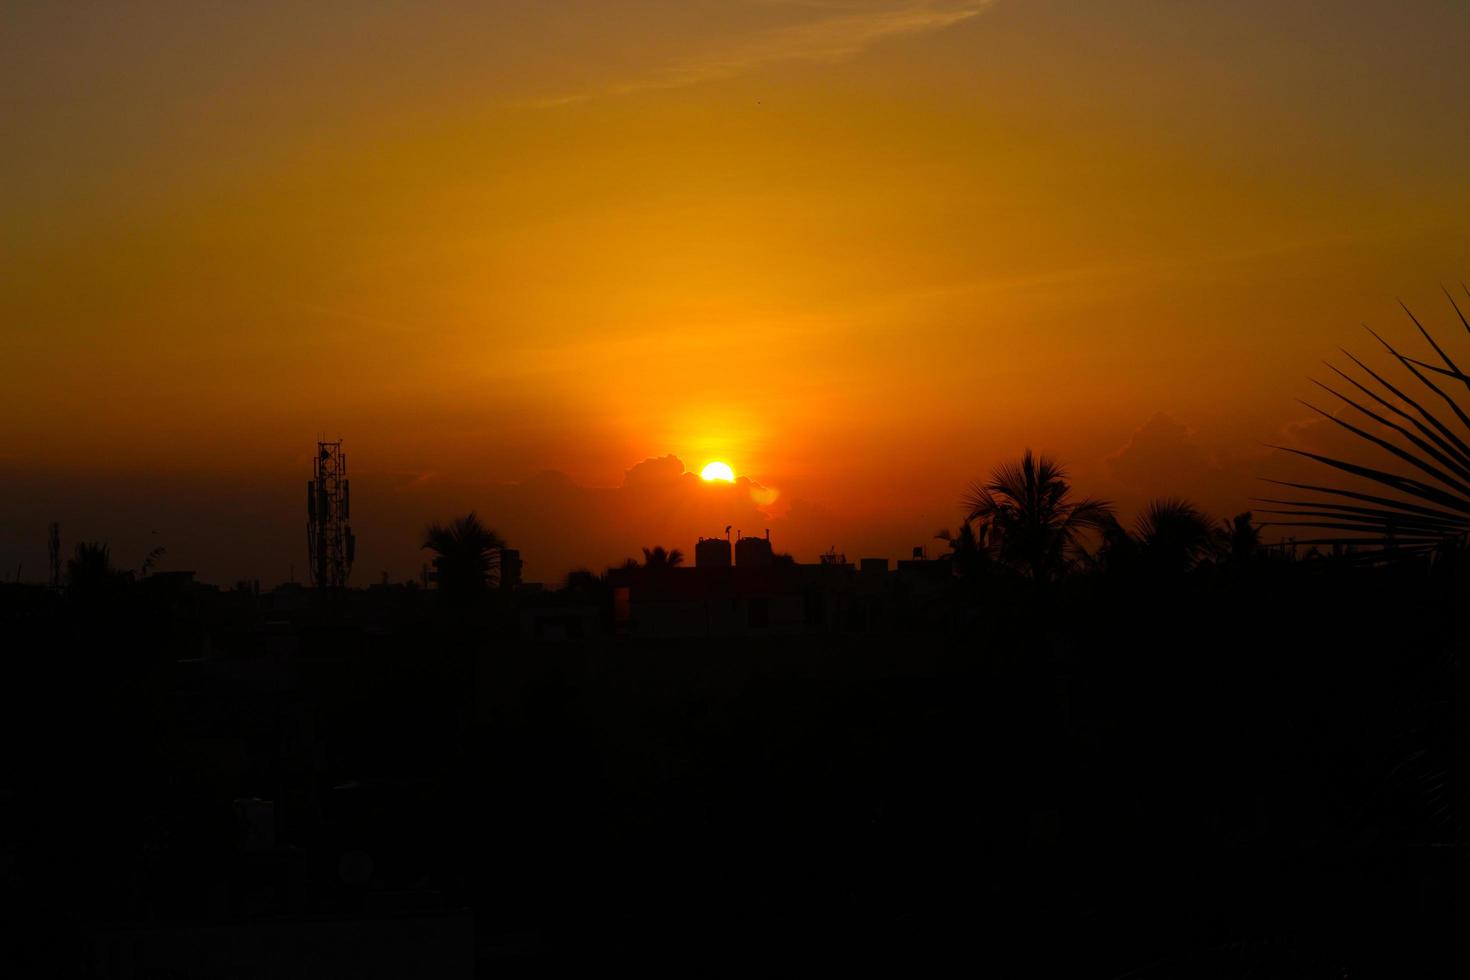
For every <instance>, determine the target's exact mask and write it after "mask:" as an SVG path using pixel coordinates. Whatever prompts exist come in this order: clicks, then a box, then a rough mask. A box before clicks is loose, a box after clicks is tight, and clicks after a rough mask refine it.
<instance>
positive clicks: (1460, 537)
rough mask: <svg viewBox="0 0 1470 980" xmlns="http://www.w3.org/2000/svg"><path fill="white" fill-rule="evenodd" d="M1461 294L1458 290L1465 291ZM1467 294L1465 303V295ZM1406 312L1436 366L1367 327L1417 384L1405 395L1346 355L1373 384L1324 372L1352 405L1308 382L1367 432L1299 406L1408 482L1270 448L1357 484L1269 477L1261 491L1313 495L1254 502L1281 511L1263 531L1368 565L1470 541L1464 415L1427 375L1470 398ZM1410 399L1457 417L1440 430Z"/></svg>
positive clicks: (1440, 423)
mask: <svg viewBox="0 0 1470 980" xmlns="http://www.w3.org/2000/svg"><path fill="white" fill-rule="evenodd" d="M1461 288H1465V287H1464V286H1463V285H1462V286H1461ZM1466 293H1467V295H1470V289H1467V290H1466ZM1445 297H1446V298H1447V299H1448V300H1449V301H1450V306H1451V307H1453V309H1454V311H1455V314H1456V315H1457V316H1458V317H1459V318H1460V322H1461V323H1462V324H1463V325H1464V326H1465V328H1466V330H1467V331H1470V320H1466V318H1465V314H1464V313H1463V312H1461V310H1460V307H1459V305H1458V304H1457V303H1456V302H1455V299H1454V297H1453V296H1451V295H1450V293H1449V291H1448V290H1446V291H1445ZM1400 305H1402V304H1400ZM1403 309H1404V312H1405V313H1406V314H1408V317H1409V319H1410V320H1411V321H1412V322H1413V324H1414V326H1415V327H1417V328H1418V330H1419V333H1420V334H1421V335H1422V336H1423V337H1424V339H1425V340H1426V341H1428V342H1429V346H1430V347H1431V348H1433V350H1434V353H1435V354H1436V355H1437V356H1438V357H1439V359H1440V361H1442V362H1443V366H1439V365H1435V364H1431V363H1429V362H1427V361H1422V360H1419V359H1418V358H1415V357H1410V356H1409V355H1407V354H1404V353H1402V352H1400V351H1399V350H1398V349H1397V348H1395V347H1394V346H1393V345H1392V344H1390V343H1389V342H1388V341H1386V340H1384V339H1383V338H1382V337H1380V336H1379V335H1378V334H1377V333H1374V332H1373V330H1372V329H1368V332H1369V333H1370V334H1372V335H1373V338H1374V339H1375V340H1377V341H1378V343H1379V344H1380V345H1382V346H1383V348H1384V349H1385V350H1386V351H1388V353H1389V355H1390V356H1391V357H1392V358H1393V359H1394V360H1396V361H1397V362H1398V363H1399V365H1400V366H1401V367H1403V368H1404V369H1406V370H1407V371H1408V372H1409V374H1411V375H1412V376H1413V378H1414V381H1415V382H1416V383H1417V384H1416V385H1415V384H1407V383H1406V384H1405V385H1404V388H1408V389H1411V391H1412V393H1411V391H1406V390H1404V388H1400V387H1398V386H1396V385H1394V384H1393V382H1391V381H1389V380H1388V379H1386V378H1384V377H1383V376H1382V375H1381V374H1379V373H1378V372H1376V371H1374V370H1373V369H1372V368H1370V367H1369V366H1368V365H1367V364H1365V363H1363V361H1362V360H1360V359H1359V358H1357V357H1356V356H1354V355H1353V354H1351V353H1349V352H1348V351H1346V350H1343V351H1342V353H1343V354H1344V355H1345V356H1346V357H1347V358H1348V359H1349V360H1351V361H1352V362H1353V363H1354V364H1356V365H1357V366H1358V368H1359V369H1361V370H1362V371H1363V372H1364V373H1366V374H1367V375H1368V377H1369V378H1370V379H1371V381H1370V382H1368V383H1364V382H1363V381H1361V380H1359V379H1358V378H1355V377H1353V376H1352V375H1350V374H1348V373H1346V372H1344V371H1341V370H1339V369H1338V368H1337V367H1335V366H1334V365H1332V364H1330V363H1329V364H1328V365H1327V367H1328V369H1330V370H1331V371H1332V372H1333V373H1334V374H1336V375H1337V376H1338V377H1340V378H1341V379H1342V380H1343V381H1345V382H1347V383H1348V384H1349V385H1351V386H1352V387H1353V388H1354V389H1356V390H1357V392H1359V393H1361V394H1360V395H1358V396H1357V398H1353V397H1349V396H1348V395H1345V394H1343V393H1342V392H1340V391H1338V390H1337V389H1336V388H1333V387H1331V386H1330V385H1326V384H1323V383H1322V382H1320V381H1316V380H1315V379H1314V380H1313V383H1314V384H1316V385H1317V386H1318V387H1319V388H1321V389H1323V390H1324V391H1326V392H1328V393H1329V394H1331V395H1332V396H1333V397H1335V398H1337V399H1339V400H1340V401H1342V403H1343V404H1344V405H1345V406H1347V407H1348V408H1351V409H1353V410H1354V411H1355V412H1356V413H1357V414H1358V415H1359V416H1361V417H1362V419H1366V420H1367V422H1365V423H1364V425H1368V426H1371V429H1370V428H1364V427H1362V426H1360V425H1354V424H1353V423H1352V422H1349V421H1346V420H1345V419H1342V418H1338V417H1337V415H1335V414H1333V413H1331V412H1327V411H1324V410H1323V409H1320V408H1318V407H1317V406H1315V405H1312V404H1310V403H1307V402H1303V404H1305V405H1306V406H1307V407H1308V408H1310V409H1311V410H1312V411H1314V412H1316V413H1317V414H1319V415H1321V416H1322V417H1323V418H1325V419H1327V420H1328V421H1329V422H1332V423H1333V424H1334V425H1338V426H1340V427H1342V428H1343V429H1345V430H1347V431H1348V432H1351V433H1352V434H1353V435H1355V436H1357V437H1358V438H1359V439H1361V440H1363V441H1364V442H1367V443H1370V444H1371V445H1374V446H1377V447H1378V448H1379V449H1381V450H1384V451H1385V452H1387V453H1389V454H1390V455H1392V456H1393V457H1395V458H1396V459H1397V460H1399V461H1400V462H1401V463H1404V464H1407V465H1408V466H1409V467H1410V468H1411V469H1412V470H1414V471H1417V472H1416V474H1415V475H1414V476H1406V475H1403V474H1402V473H1395V472H1391V471H1388V470H1382V469H1378V468H1376V467H1373V466H1364V465H1360V464H1358V463H1354V462H1352V461H1350V460H1344V459H1338V458H1336V457H1332V456H1326V455H1322V454H1320V453H1313V452H1309V451H1307V450H1305V449H1295V448H1292V447H1290V446H1273V447H1272V448H1274V449H1281V450H1283V451H1285V452H1288V453H1293V454H1295V455H1297V456H1302V457H1305V458H1307V459H1311V460H1314V461H1316V462H1318V463H1322V464H1324V465H1326V466H1329V467H1331V468H1333V469H1335V470H1338V471H1340V472H1342V473H1348V474H1350V475H1352V476H1355V477H1358V478H1360V479H1361V480H1362V481H1364V482H1363V483H1362V484H1361V487H1362V489H1351V490H1350V489H1347V488H1344V487H1338V486H1321V485H1317V484H1309V483H1293V482H1288V481H1285V480H1269V479H1268V480H1267V481H1266V482H1267V483H1274V484H1277V485H1278V486H1284V487H1290V488H1292V489H1294V490H1301V491H1304V492H1306V493H1308V494H1312V495H1313V496H1312V497H1308V498H1305V499H1303V498H1300V497H1293V498H1275V497H1263V498H1260V499H1261V500H1262V502H1264V503H1269V504H1275V505H1278V507H1279V509H1275V510H1266V511H1264V513H1267V514H1272V515H1275V516H1278V517H1285V518H1288V519H1287V520H1279V521H1269V522H1267V525H1268V526H1270V525H1274V526H1277V527H1299V528H1310V529H1312V531H1314V532H1316V533H1318V534H1321V535H1322V536H1320V537H1312V538H1304V539H1302V540H1300V541H1298V542H1297V543H1298V544H1305V545H1312V546H1316V545H1332V546H1334V547H1340V546H1353V545H1360V546H1365V549H1364V550H1363V551H1360V552H1357V553H1356V555H1355V557H1356V558H1359V559H1370V560H1371V559H1378V558H1384V557H1389V556H1392V555H1397V554H1416V553H1417V554H1423V553H1432V552H1435V551H1437V550H1442V549H1444V548H1445V547H1446V545H1449V544H1455V543H1459V542H1464V541H1465V540H1467V538H1470V415H1467V414H1466V412H1465V410H1464V409H1463V408H1461V406H1460V404H1459V402H1458V401H1456V399H1455V397H1454V395H1452V394H1451V393H1450V391H1447V390H1446V388H1453V386H1452V385H1449V384H1447V383H1446V384H1444V386H1443V387H1441V383H1437V382H1436V381H1435V380H1434V377H1433V376H1438V377H1440V378H1448V379H1450V380H1451V381H1454V382H1458V383H1459V384H1463V385H1464V386H1465V388H1466V389H1467V390H1470V375H1466V374H1465V373H1464V372H1463V371H1461V370H1460V368H1459V366H1458V365H1456V364H1455V362H1454V360H1453V359H1451V357H1450V356H1449V354H1447V353H1445V351H1444V348H1442V347H1440V345H1439V343H1438V342H1437V341H1436V340H1435V339H1434V337H1432V336H1431V335H1430V333H1429V331H1428V330H1426V329H1425V328H1424V325H1423V324H1421V323H1420V322H1419V320H1418V318H1416V317H1415V316H1414V314H1413V313H1411V312H1410V311H1409V308H1408V307H1407V306H1405V307H1403ZM1339 349H1340V350H1341V348H1339ZM1375 386H1376V387H1375ZM1415 394H1417V395H1418V396H1419V398H1420V399H1423V400H1424V401H1425V402H1428V403H1429V404H1431V405H1434V404H1436V403H1439V402H1442V403H1443V405H1444V408H1447V409H1448V410H1449V411H1450V412H1451V413H1452V414H1453V416H1454V418H1453V419H1451V420H1450V421H1449V422H1446V420H1445V418H1442V417H1441V415H1442V414H1443V411H1444V409H1441V410H1440V412H1441V415H1436V414H1435V413H1434V412H1433V411H1431V410H1430V409H1429V408H1426V407H1425V405H1424V404H1422V403H1421V402H1420V401H1419V400H1418V399H1416V398H1415V397H1414V395H1415ZM1358 399H1361V400H1358ZM1365 403H1366V404H1365ZM1370 406H1371V407H1370ZM1456 423H1457V424H1456ZM1457 430H1458V431H1457ZM1425 477H1427V479H1424V478H1425ZM1371 484H1377V485H1378V487H1383V488H1386V489H1387V490H1389V491H1391V492H1392V493H1393V494H1394V496H1383V495H1382V494H1381V493H1380V492H1372V493H1369V492H1366V491H1368V490H1376V488H1374V487H1372V486H1371ZM1323 498H1327V499H1323ZM1343 501H1348V502H1347V503H1344V502H1343Z"/></svg>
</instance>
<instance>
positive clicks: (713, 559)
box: [694, 538, 730, 568]
mask: <svg viewBox="0 0 1470 980" xmlns="http://www.w3.org/2000/svg"><path fill="white" fill-rule="evenodd" d="M694 567H695V568H729V567H730V539H729V538H700V539H699V540H698V541H696V542H695V543H694Z"/></svg>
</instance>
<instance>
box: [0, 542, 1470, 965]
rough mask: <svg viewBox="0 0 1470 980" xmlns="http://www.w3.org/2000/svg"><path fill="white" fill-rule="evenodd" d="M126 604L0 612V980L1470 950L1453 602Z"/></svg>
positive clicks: (60, 601) (1421, 954)
mask: <svg viewBox="0 0 1470 980" xmlns="http://www.w3.org/2000/svg"><path fill="white" fill-rule="evenodd" d="M146 585H147V583H146V582H144V583H138V584H135V585H132V586H130V587H128V588H127V589H126V590H121V589H120V590H117V591H116V592H115V593H113V594H108V595H105V596H93V597H86V598H85V601H82V600H79V599H76V598H75V597H72V598H61V597H58V596H54V595H51V594H49V593H39V592H37V591H36V590H23V589H15V590H13V591H11V592H9V593H7V594H6V596H5V600H4V601H5V603H6V605H5V610H6V611H5V616H6V620H5V627H6V635H5V636H4V638H3V649H4V657H3V670H4V676H3V678H0V697H3V704H0V719H3V722H0V723H3V725H4V735H5V750H4V765H3V771H0V893H3V902H4V909H3V919H4V927H3V929H4V932H3V939H0V942H3V946H0V961H3V962H4V963H6V964H8V966H7V968H6V969H5V970H4V972H5V975H7V976H64V977H87V976H95V977H109V978H110V977H216V976H218V977H267V976H269V977H295V976H312V977H324V976H355V977H362V976H383V977H389V976H391V977H411V976H425V977H429V976H436V977H437V976H443V977H465V976H486V977H489V976H517V975H557V974H563V973H566V972H568V971H570V970H586V969H597V970H608V969H612V968H614V967H620V966H627V967H632V968H637V969H640V970H642V971H644V972H658V973H663V972H676V971H677V972H679V973H681V974H693V975H704V974H720V973H738V974H742V975H749V974H762V975H765V974H793V973H806V972H811V971H815V970H822V971H829V970H835V969H842V970H851V969H866V970H873V969H882V970H885V971H891V972H894V973H899V972H902V973H905V974H908V973H915V972H918V973H936V972H938V971H939V970H940V969H941V967H944V968H946V970H948V969H954V968H958V969H963V970H966V971H968V972H971V973H974V974H978V975H993V976H1017V975H1032V976H1043V975H1059V976H1081V977H1120V976H1130V977H1177V976H1201V977H1276V976H1280V977H1343V976H1353V977H1365V976H1383V977H1413V976H1461V975H1463V974H1464V973H1465V972H1466V968H1467V962H1470V960H1467V957H1466V952H1467V950H1466V938H1465V937H1466V935H1467V930H1465V929H1464V922H1465V921H1466V914H1467V912H1470V873H1467V871H1470V868H1467V860H1470V848H1467V845H1470V824H1467V818H1470V714H1467V710H1466V709H1467V707H1470V676H1467V667H1470V663H1467V660H1466V655H1467V649H1466V644H1465V625H1466V621H1465V614H1464V610H1465V605H1464V602H1463V600H1462V597H1463V596H1464V595H1465V594H1466V593H1465V588H1466V586H1465V582H1464V581H1463V579H1461V578H1459V577H1457V576H1453V575H1443V576H1430V575H1428V574H1427V573H1425V572H1424V571H1423V570H1422V569H1397V570H1378V571H1373V570H1362V569H1347V568H1344V567H1339V566H1336V565H1334V564H1333V563H1331V562H1319V563H1310V562H1297V563H1289V564H1287V563H1283V564H1281V565H1280V566H1278V567H1273V568H1268V569H1257V570H1255V571H1253V572H1252V573H1251V574H1249V575H1246V574H1239V575H1234V574H1227V573H1226V571H1225V570H1219V569H1216V570H1212V572H1211V574H1209V575H1197V576H1194V577H1192V578H1188V579H1181V580H1178V581H1172V582H1168V583H1161V582H1153V581H1144V580H1138V581H1112V582H1100V583H1089V582H1087V581H1080V582H1073V583H1069V584H1068V585H1067V586H1066V587H1065V588H1062V589H1058V590H1056V591H1055V592H1054V593H1052V594H1049V595H1038V594H1035V592H1034V591H1027V590H1025V589H1023V588H1020V587H1018V586H1016V585H1015V584H1011V585H1006V584H1004V583H1000V584H994V588H991V587H989V586H986V585H984V584H983V583H982V584H975V583H971V584H968V585H961V584H959V583H956V585H955V587H954V590H953V594H952V595H949V596H947V597H946V598H945V600H944V602H945V606H944V608H943V609H942V610H941V612H940V614H938V615H934V616H930V617H929V618H928V619H927V620H925V621H924V622H923V623H913V624H908V625H905V626H903V627H896V626H894V627H890V628H888V629H885V630H875V631H870V632H867V633H845V632H837V633H825V634H822V635H802V636H790V637H770V638H764V639H751V638H741V639H726V640H703V639H702V640H688V641H680V640H663V641H657V642H654V641H647V640H643V641H640V640H637V639H633V638H628V637H617V636H612V635H599V636H589V637H587V638H584V639H581V640H578V641H560V642H543V641H534V640H527V639H518V638H516V635H515V628H514V626H513V624H511V622H510V620H509V618H508V617H509V616H510V615H511V614H510V612H509V611H508V610H507V609H506V608H504V607H503V605H494V604H489V605H486V606H484V607H481V608H477V609H474V610H470V611H463V612H457V613H456V612H451V611H448V610H444V609H441V608H438V607H436V606H434V605H433V604H431V603H427V602H422V601H419V602H416V603H411V602H407V601H404V600H402V599H401V597H400V598H399V599H395V598H394V597H392V596H390V595H387V594H386V593H385V594H384V595H382V596H378V597H376V598H370V597H367V596H366V594H363V595H361V596H359V599H358V600H354V602H352V603H347V602H345V601H344V602H341V603H338V604H336V605H334V606H328V607H325V608H310V609H307V610H304V611H302V612H300V613H297V614H293V615H292V616H289V617H286V618H284V619H271V618H269V617H266V616H264V615H262V614H259V613H258V611H255V610H254V609H253V607H252V606H251V605H250V603H249V602H246V601H244V600H241V601H240V602H238V603H236V604H235V605H233V606H228V604H223V605H221V606H220V607H219V608H215V607H213V606H210V607H208V608H205V607H204V606H201V605H200V604H199V603H198V602H197V601H195V600H192V599H190V598H189V597H188V596H187V595H185V594H182V593H177V592H168V593H166V592H165V591H164V590H162V589H155V590H153V592H152V593H149V592H148V590H147V589H146V588H145V586H146ZM418 598H419V599H424V598H426V597H423V596H420V597H418ZM221 609H223V610H224V611H223V612H221V611H220V610H221Z"/></svg>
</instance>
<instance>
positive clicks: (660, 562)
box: [643, 544, 684, 568]
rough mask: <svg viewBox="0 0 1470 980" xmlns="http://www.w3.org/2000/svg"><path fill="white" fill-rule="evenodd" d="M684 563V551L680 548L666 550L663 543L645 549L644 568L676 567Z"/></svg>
mask: <svg viewBox="0 0 1470 980" xmlns="http://www.w3.org/2000/svg"><path fill="white" fill-rule="evenodd" d="M682 564H684V552H682V551H680V550H679V549H678V548H674V549H671V550H667V551H666V550H665V549H664V546H663V545H661V544H657V545H654V546H653V547H652V548H644V549H643V567H644V568H674V567H676V566H679V565H682Z"/></svg>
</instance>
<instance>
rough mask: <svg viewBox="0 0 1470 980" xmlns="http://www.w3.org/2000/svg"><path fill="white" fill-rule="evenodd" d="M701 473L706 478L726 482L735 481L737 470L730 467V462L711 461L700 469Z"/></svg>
mask: <svg viewBox="0 0 1470 980" xmlns="http://www.w3.org/2000/svg"><path fill="white" fill-rule="evenodd" d="M699 475H700V477H701V478H703V479H705V480H721V481H723V482H725V483H734V482H735V471H734V470H732V469H730V465H729V464H728V463H718V462H716V463H710V464H709V465H708V466H706V467H705V468H704V469H702V470H700V472H699Z"/></svg>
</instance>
